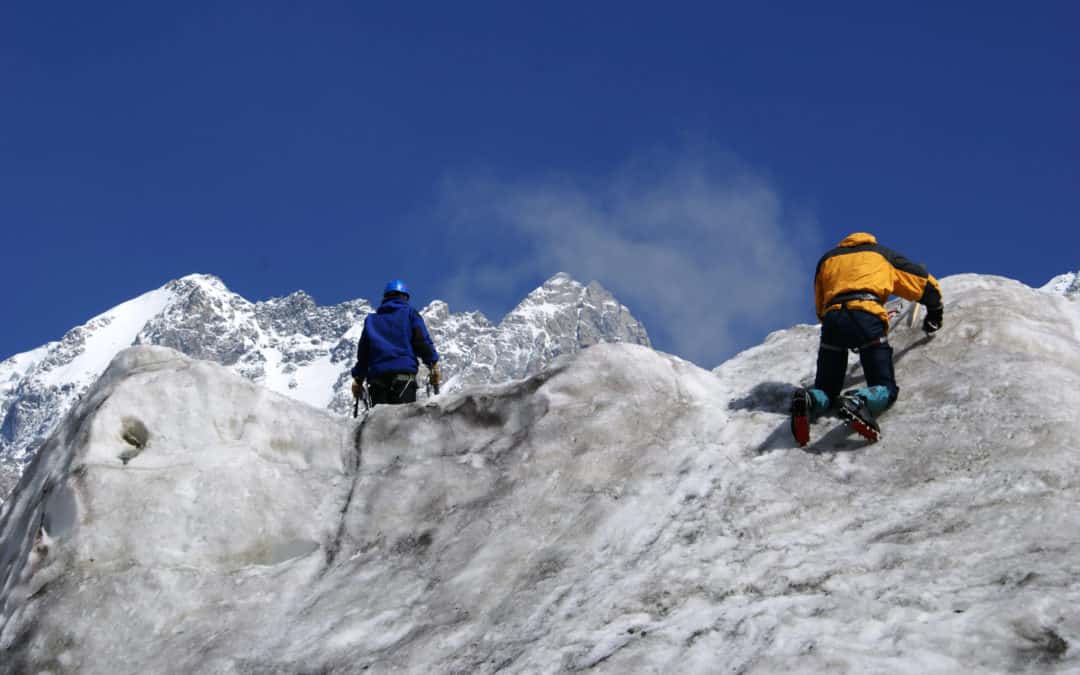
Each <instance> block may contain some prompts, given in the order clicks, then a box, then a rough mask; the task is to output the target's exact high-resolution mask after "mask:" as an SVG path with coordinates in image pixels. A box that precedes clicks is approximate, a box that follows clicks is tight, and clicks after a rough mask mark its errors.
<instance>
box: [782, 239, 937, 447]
mask: <svg viewBox="0 0 1080 675" xmlns="http://www.w3.org/2000/svg"><path fill="white" fill-rule="evenodd" d="M890 295H898V296H900V297H901V298H904V299H905V300H911V301H913V302H919V303H921V304H923V305H925V306H926V310H927V311H926V318H925V319H924V320H923V330H924V331H926V333H927V334H928V335H929V334H933V333H934V332H936V331H937V330H938V329H940V328H941V322H942V316H943V314H944V306H943V305H942V300H941V286H940V285H939V284H938V281H937V279H935V278H934V277H932V276H931V275H930V274H929V273H927V271H926V268H925V267H923V266H922V265H918V264H916V263H913V262H911V261H910V260H908V259H907V258H905V257H904V256H902V255H900V254H899V253H896V252H895V251H892V250H890V249H888V248H885V247H884V246H881V245H880V244H878V243H877V239H876V238H875V237H874V235H872V234H867V233H866V232H856V233H854V234H850V235H848V236H847V237H845V238H844V240H843V241H841V242H840V243H839V244H838V245H837V247H836V248H834V249H832V250H831V251H829V252H827V253H826V254H825V255H824V256H822V258H821V260H820V261H818V265H817V271H816V272H815V274H814V306H815V309H816V310H817V316H818V318H819V319H820V320H821V344H820V346H819V347H818V357H817V376H816V377H815V379H814V386H813V387H812V388H810V389H797V390H796V391H795V392H794V394H793V395H792V399H791V431H792V434H793V435H794V436H795V440H796V441H798V443H799V444H800V445H806V444H807V443H808V442H809V440H810V420H811V419H812V418H813V417H814V416H816V415H820V414H821V413H823V412H825V411H826V410H828V409H829V408H830V407H832V406H834V405H838V406H839V408H840V414H841V415H842V416H843V417H845V418H846V419H848V420H850V421H851V425H852V428H854V429H855V430H856V431H857V432H859V433H860V434H861V435H863V436H864V437H866V438H868V439H870V440H871V441H876V440H877V439H878V438H879V437H880V434H881V430H880V427H879V426H878V424H877V419H876V417H877V415H879V414H881V413H882V412H884V411H885V410H886V409H887V408H888V407H889V406H891V405H892V404H893V403H894V402H895V401H896V398H897V396H898V395H899V393H900V389H899V387H897V386H896V377H895V375H894V373H893V361H892V358H893V350H892V347H890V346H889V341H888V332H889V315H888V312H887V311H886V310H885V301H886V300H888V299H889V296H890ZM849 349H850V350H853V351H857V352H858V354H859V360H860V361H861V362H862V368H863V374H864V375H866V386H865V387H861V388H859V389H857V390H855V391H854V392H849V393H847V394H843V395H841V393H840V392H841V389H843V387H844V375H845V374H846V372H847V353H848V350H849Z"/></svg>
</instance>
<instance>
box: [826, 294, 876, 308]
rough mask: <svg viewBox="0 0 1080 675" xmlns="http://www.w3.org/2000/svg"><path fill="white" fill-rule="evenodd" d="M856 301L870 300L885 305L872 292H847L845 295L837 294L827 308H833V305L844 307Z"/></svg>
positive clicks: (827, 303)
mask: <svg viewBox="0 0 1080 675" xmlns="http://www.w3.org/2000/svg"><path fill="white" fill-rule="evenodd" d="M855 300H870V301H872V302H876V303H878V304H879V305H882V304H885V303H883V302H882V301H881V298H879V297H878V296H877V295H875V294H873V293H871V292H870V291H846V292H844V293H837V294H836V295H834V296H833V297H832V298H830V299H829V301H828V302H826V303H825V306H826V307H832V306H833V305H843V304H844V303H847V302H854V301H855Z"/></svg>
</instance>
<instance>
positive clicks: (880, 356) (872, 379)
mask: <svg viewBox="0 0 1080 675" xmlns="http://www.w3.org/2000/svg"><path fill="white" fill-rule="evenodd" d="M858 314H859V315H860V316H858V317H856V321H858V322H859V325H860V327H861V328H862V329H863V331H864V332H865V333H866V335H867V336H868V337H867V341H870V340H873V339H875V338H879V337H884V336H885V335H886V330H887V329H886V326H885V324H884V322H882V321H881V319H879V318H878V317H876V316H873V315H872V314H867V313H865V312H858ZM859 361H860V362H861V363H862V369H863V374H864V375H865V376H866V386H865V387H860V388H859V389H858V390H857V391H856V392H855V393H856V395H858V396H861V397H862V398H864V399H866V404H867V406H868V407H869V408H870V412H871V413H873V414H874V415H878V414H880V413H882V412H884V411H885V410H887V409H888V408H889V406H891V405H892V404H893V403H894V402H895V401H896V398H897V396H899V395H900V388H899V387H898V386H896V374H895V372H894V371H893V349H892V347H891V346H889V344H888V343H885V344H878V345H874V346H872V347H864V348H863V349H860V350H859Z"/></svg>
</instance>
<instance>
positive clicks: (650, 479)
mask: <svg viewBox="0 0 1080 675" xmlns="http://www.w3.org/2000/svg"><path fill="white" fill-rule="evenodd" d="M942 287H943V290H944V294H945V299H946V307H947V310H946V323H945V326H944V327H943V328H942V330H941V331H940V332H939V333H937V335H936V336H935V337H934V338H932V339H927V338H926V337H925V336H923V335H922V333H921V331H920V330H919V329H918V326H917V325H916V326H912V325H910V323H905V322H904V321H903V318H904V316H905V314H904V312H905V310H906V309H907V307H906V305H904V306H901V307H900V308H899V309H900V310H901V314H900V318H899V320H898V321H897V322H896V326H895V328H894V329H893V331H892V333H891V336H890V338H891V341H892V344H893V348H894V349H895V353H896V356H895V360H896V364H897V375H898V379H899V381H900V386H901V398H900V400H899V401H898V402H897V404H896V406H895V407H894V408H893V409H891V410H890V411H889V412H888V413H887V414H886V415H885V416H884V417H883V418H882V424H883V428H884V438H883V439H882V440H881V441H880V442H879V443H877V444H874V445H867V444H865V443H864V442H863V441H862V440H861V439H859V438H858V437H856V436H852V435H850V434H849V433H847V431H846V430H845V428H844V427H843V426H842V425H841V424H840V422H839V420H838V419H835V418H829V417H826V418H823V419H821V420H819V421H818V422H817V423H816V424H815V425H814V427H813V438H814V441H813V443H812V444H811V446H809V447H807V448H806V449H800V448H798V447H795V445H794V442H793V441H792V440H791V438H790V432H789V430H788V420H787V416H786V405H787V400H788V396H789V395H790V391H791V388H792V387H793V386H796V385H799V384H803V383H806V382H807V380H808V379H810V378H812V377H813V368H814V359H815V353H816V349H817V340H818V337H819V334H818V330H817V327H815V326H809V325H801V326H795V327H793V328H791V329H788V330H786V331H779V332H776V333H774V334H773V335H772V336H771V337H770V339H769V340H767V341H766V342H765V343H763V344H762V345H759V346H757V347H754V348H752V349H750V350H747V351H746V352H743V353H742V354H740V355H738V356H736V357H735V358H733V359H731V360H730V361H728V362H727V363H725V364H723V365H721V366H720V367H719V368H718V369H717V370H716V371H714V372H708V371H704V370H702V369H699V368H697V367H695V366H694V365H693V364H690V363H688V362H686V361H683V360H681V359H678V358H676V357H672V356H667V355H664V354H660V353H657V352H654V351H652V350H650V349H645V348H643V347H641V346H637V345H630V344H605V345H599V346H597V347H595V348H592V349H587V350H581V351H578V352H575V353H573V354H568V355H565V356H564V357H562V358H559V359H557V360H556V361H554V362H553V363H552V364H549V365H548V366H547V367H545V368H543V369H541V371H540V372H538V373H537V374H535V375H533V376H530V377H528V378H526V379H521V380H515V381H512V382H508V383H505V384H499V385H487V386H479V387H475V388H467V389H463V390H459V391H457V392H455V393H450V394H447V395H444V396H439V397H436V398H432V399H429V400H426V401H423V402H420V403H418V404H416V405H410V406H399V407H390V406H380V407H377V408H375V409H374V410H373V411H372V412H371V413H370V414H369V415H368V416H366V417H365V418H364V420H363V421H362V423H356V422H353V421H352V420H351V419H348V418H343V417H341V416H336V415H332V414H329V413H328V412H326V411H323V410H316V409H314V408H311V407H309V406H304V405H298V404H297V403H296V402H295V401H293V400H291V399H289V398H287V397H284V396H280V395H276V394H273V393H270V392H267V391H266V390H265V388H262V387H259V386H256V385H255V384H253V383H251V382H250V381H248V380H245V379H243V378H240V377H238V376H237V375H236V373H235V371H234V370H233V369H227V368H224V367H222V366H220V365H217V364H213V363H210V362H207V361H194V360H191V359H189V358H187V357H184V356H182V355H180V354H178V353H176V352H173V351H170V350H166V349H162V348H158V347H139V348H135V349H130V350H126V351H124V352H122V353H121V354H120V355H119V356H118V357H117V358H116V360H115V361H114V362H113V363H112V365H110V367H109V369H108V371H107V372H106V374H105V375H104V376H103V377H102V378H101V379H100V380H99V381H98V382H97V383H96V384H95V385H94V386H93V387H92V388H91V389H90V390H88V392H87V393H86V395H85V396H84V397H83V399H82V400H81V401H80V402H79V403H78V404H77V407H76V408H75V409H74V411H73V413H72V414H71V415H69V416H68V417H67V418H66V420H65V421H64V423H63V424H62V425H61V426H60V427H59V428H58V429H57V431H56V433H55V434H54V435H52V436H51V437H50V439H49V440H48V441H47V442H46V444H45V446H44V448H43V450H42V452H41V453H40V454H39V455H38V456H37V458H36V459H35V460H34V464H33V466H32V467H31V468H30V469H29V470H28V471H27V473H26V475H25V476H24V480H23V484H22V486H21V487H20V489H19V491H18V492H17V493H16V496H15V498H14V499H12V500H11V502H9V505H5V509H4V512H3V515H0V663H2V664H5V666H6V667H7V668H8V669H9V671H10V672H41V671H46V670H48V671H52V672H57V671H70V672H80V673H87V674H90V675H93V674H94V673H106V672H107V673H110V674H112V673H142V672H162V673H173V672H175V673H187V672H220V673H253V672H259V673H262V672H268V673H273V672H280V673H297V672H325V673H354V672H370V673H390V672H418V673H419V672H423V673H432V672H433V673H482V674H486V673H564V672H580V671H588V672H593V673H613V674H614V673H618V674H620V675H621V674H623V673H642V672H663V673H675V672H677V673H687V674H694V673H716V672H738V673H779V672H787V673H791V672H798V673H836V672H846V673H898V674H905V673H911V674H916V673H918V674H919V675H922V674H925V673H973V674H980V673H1002V672H1039V673H1044V672H1046V673H1070V672H1077V670H1078V668H1080V652H1078V650H1077V645H1078V644H1080V609H1078V608H1080V586H1078V585H1077V583H1076V579H1077V578H1078V577H1080V563H1078V561H1080V541H1078V539H1077V537H1076V536H1075V533H1076V532H1078V531H1080V510H1078V509H1077V508H1076V504H1077V502H1078V501H1080V456H1078V455H1077V453H1076V452H1075V440H1074V439H1075V438H1076V437H1077V435H1078V434H1080V420H1078V418H1077V417H1076V415H1075V413H1074V409H1075V407H1076V406H1075V405H1074V404H1075V401H1074V400H1073V399H1074V398H1075V395H1074V394H1072V393H1071V392H1076V391H1080V321H1077V320H1076V312H1075V303H1073V302H1071V301H1069V300H1066V299H1065V298H1062V297H1055V296H1053V295H1050V294H1047V293H1040V292H1038V291H1036V290H1033V289H1031V288H1028V287H1026V286H1024V285H1022V284H1020V283H1018V282H1014V281H1010V280H1007V279H1002V278H999V277H989V276H981V275H960V276H955V277H947V278H945V279H942ZM451 316H453V315H451ZM628 363H630V364H633V368H627V367H626V364H628ZM851 382H853V383H855V382H858V377H857V374H856V372H853V373H852V377H851ZM1048 383H1052V386H1048Z"/></svg>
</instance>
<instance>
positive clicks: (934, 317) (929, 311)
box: [922, 305, 945, 335]
mask: <svg viewBox="0 0 1080 675" xmlns="http://www.w3.org/2000/svg"><path fill="white" fill-rule="evenodd" d="M944 314H945V308H944V307H943V306H941V305H938V306H937V307H927V308H926V318H925V319H923V322H922V329H923V331H925V332H926V334H927V335H933V334H934V333H936V332H938V330H940V329H941V322H942V319H943V315H944Z"/></svg>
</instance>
